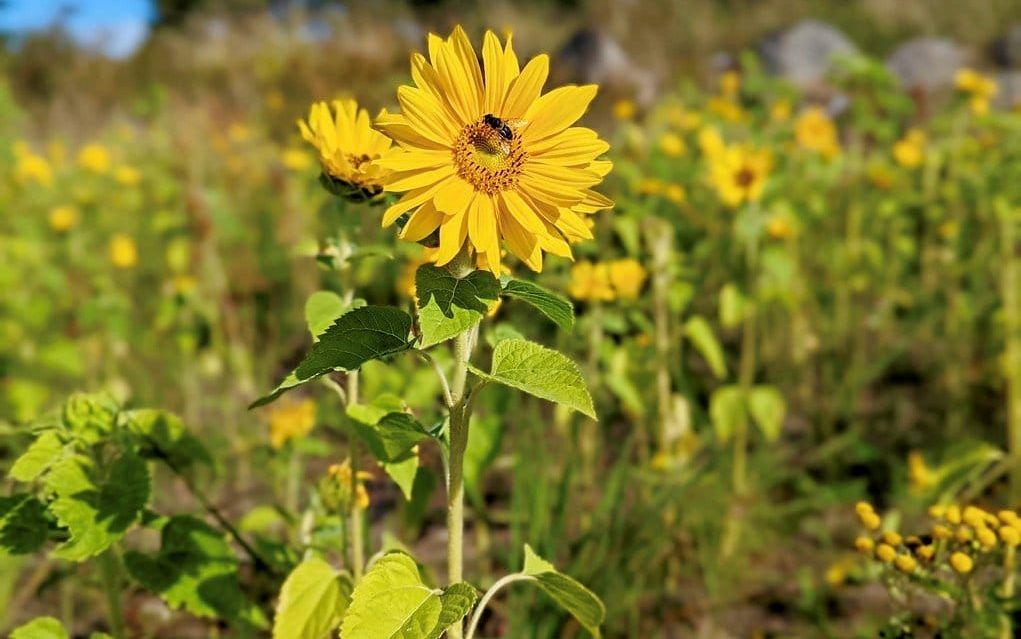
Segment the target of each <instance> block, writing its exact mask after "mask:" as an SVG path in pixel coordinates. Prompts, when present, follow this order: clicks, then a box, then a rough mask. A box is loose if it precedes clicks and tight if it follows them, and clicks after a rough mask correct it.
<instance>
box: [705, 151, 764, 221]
mask: <svg viewBox="0 0 1021 639" xmlns="http://www.w3.org/2000/svg"><path fill="white" fill-rule="evenodd" d="M772 165H773V159H772V155H771V154H770V153H769V151H768V150H767V149H755V148H753V147H751V146H748V145H729V146H727V147H726V148H725V149H724V150H723V151H722V152H720V153H719V154H717V155H715V156H712V157H710V163H709V181H710V183H711V184H712V185H713V187H715V189H716V192H717V194H719V196H720V199H721V200H722V201H723V202H724V204H727V205H728V206H733V207H736V206H740V205H741V204H742V203H744V202H757V201H758V200H759V199H761V198H762V191H763V189H764V188H765V185H766V177H767V176H768V175H769V171H770V169H771V168H772Z"/></svg>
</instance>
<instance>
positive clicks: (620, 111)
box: [613, 99, 638, 121]
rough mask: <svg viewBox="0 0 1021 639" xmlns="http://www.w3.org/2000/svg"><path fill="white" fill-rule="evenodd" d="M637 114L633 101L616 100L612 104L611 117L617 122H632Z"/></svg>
mask: <svg viewBox="0 0 1021 639" xmlns="http://www.w3.org/2000/svg"><path fill="white" fill-rule="evenodd" d="M637 113H638V106H637V105H636V104H635V103H634V101H633V100H627V99H623V100H617V101H616V102H614V103H613V117H615V118H617V119H618V120H622V121H626V120H633V119H634V117H635V114H637Z"/></svg>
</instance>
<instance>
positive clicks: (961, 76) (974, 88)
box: [954, 69, 1000, 115]
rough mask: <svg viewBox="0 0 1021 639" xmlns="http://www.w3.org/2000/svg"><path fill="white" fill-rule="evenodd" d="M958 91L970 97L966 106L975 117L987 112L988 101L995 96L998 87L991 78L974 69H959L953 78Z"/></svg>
mask: <svg viewBox="0 0 1021 639" xmlns="http://www.w3.org/2000/svg"><path fill="white" fill-rule="evenodd" d="M954 83H955V84H956V86H957V89H958V91H961V92H963V93H967V94H969V95H970V98H969V100H968V106H969V107H970V108H971V110H972V112H973V113H975V114H976V115H984V114H985V113H987V112H988V111H989V101H990V100H991V99H992V98H993V97H994V96H996V94H997V93H998V92H999V90H1000V87H999V85H997V84H996V80H994V79H993V78H991V77H989V76H987V75H984V74H982V73H979V72H978V71H975V70H974V69H961V70H960V71H958V72H957V74H956V75H955V76H954Z"/></svg>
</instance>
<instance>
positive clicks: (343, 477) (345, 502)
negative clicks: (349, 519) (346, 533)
mask: <svg viewBox="0 0 1021 639" xmlns="http://www.w3.org/2000/svg"><path fill="white" fill-rule="evenodd" d="M367 479H372V474H371V473H367V472H365V471H358V475H357V481H356V482H352V476H351V460H350V459H345V460H344V461H343V462H342V463H340V464H333V465H332V466H330V467H329V468H328V469H327V471H326V476H325V477H323V478H322V479H321V480H320V482H319V495H320V497H321V498H322V500H323V505H325V506H326V507H327V508H329V509H331V510H334V511H337V512H340V513H346V512H348V511H349V510H351V508H352V507H354V508H358V509H359V510H365V509H366V508H368V507H369V492H368V491H367V490H366V489H365V483H364V482H365V480H367ZM352 483H354V484H355V490H354V493H353V496H352V492H351V485H352Z"/></svg>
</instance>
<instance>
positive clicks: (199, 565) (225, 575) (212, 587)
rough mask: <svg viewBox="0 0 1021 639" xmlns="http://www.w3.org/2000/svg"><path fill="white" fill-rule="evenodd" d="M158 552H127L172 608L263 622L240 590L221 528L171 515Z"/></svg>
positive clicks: (136, 572) (134, 568)
mask: <svg viewBox="0 0 1021 639" xmlns="http://www.w3.org/2000/svg"><path fill="white" fill-rule="evenodd" d="M160 538H161V542H160V549H159V552H157V553H154V554H146V553H141V552H137V551H131V552H128V553H125V555H124V565H125V567H126V568H127V570H128V573H129V574H130V575H131V576H132V577H133V578H134V579H135V580H136V581H138V582H139V583H140V584H142V585H143V586H145V587H146V588H147V589H149V590H151V591H152V592H155V593H157V594H158V595H160V597H162V598H163V600H164V601H166V602H167V604H168V605H170V606H171V607H172V608H175V609H181V610H187V611H188V612H190V613H192V614H194V615H197V616H200V617H208V618H211V619H226V620H229V621H230V622H231V623H234V624H237V625H241V626H253V627H256V628H264V627H267V626H268V622H267V620H266V618H265V615H263V613H262V611H261V610H260V609H259V608H258V607H257V606H256V605H255V604H254V603H252V602H251V601H249V600H248V598H247V597H245V595H244V594H243V593H242V591H241V588H240V585H239V583H238V559H237V557H236V556H235V554H234V551H233V550H232V549H231V547H230V544H228V543H227V540H226V539H225V538H224V535H223V533H221V532H220V531H218V530H216V529H215V528H213V527H211V526H209V525H208V524H206V523H205V522H203V521H201V520H199V519H196V518H195V517H191V516H188V515H178V516H174V517H171V518H170V519H169V520H168V521H167V523H166V524H165V525H164V526H163V529H162V531H161V535H160Z"/></svg>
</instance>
